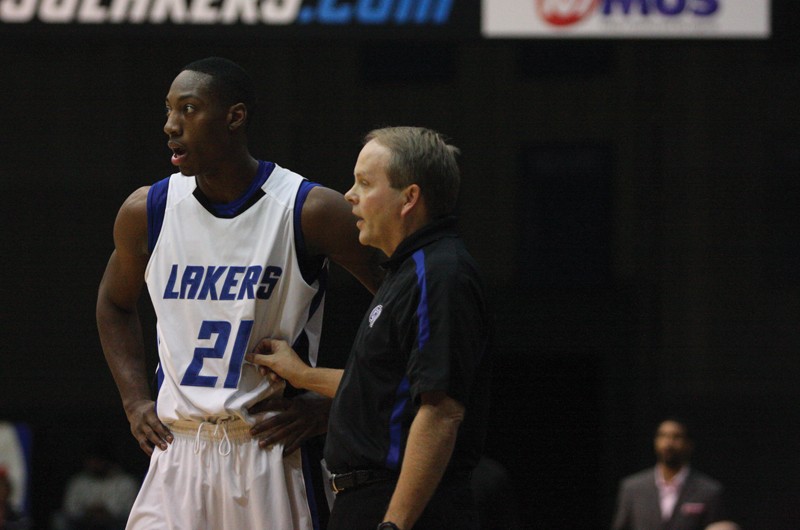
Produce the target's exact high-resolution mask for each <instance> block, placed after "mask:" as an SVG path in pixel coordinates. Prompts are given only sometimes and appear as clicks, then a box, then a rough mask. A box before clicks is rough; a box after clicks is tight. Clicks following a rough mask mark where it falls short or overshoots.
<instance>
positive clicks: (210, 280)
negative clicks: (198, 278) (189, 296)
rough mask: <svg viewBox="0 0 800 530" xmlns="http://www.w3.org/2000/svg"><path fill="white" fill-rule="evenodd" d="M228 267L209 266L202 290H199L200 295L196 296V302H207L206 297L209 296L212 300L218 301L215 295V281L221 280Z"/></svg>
mask: <svg viewBox="0 0 800 530" xmlns="http://www.w3.org/2000/svg"><path fill="white" fill-rule="evenodd" d="M227 269H228V267H214V266H209V267H208V271H206V277H205V279H204V280H203V288H202V289H200V294H199V295H197V299H198V300H207V299H208V295H209V294H210V295H211V299H212V300H219V296H218V295H217V281H218V280H219V279H220V278H222V275H223V274H225V271H226V270H227Z"/></svg>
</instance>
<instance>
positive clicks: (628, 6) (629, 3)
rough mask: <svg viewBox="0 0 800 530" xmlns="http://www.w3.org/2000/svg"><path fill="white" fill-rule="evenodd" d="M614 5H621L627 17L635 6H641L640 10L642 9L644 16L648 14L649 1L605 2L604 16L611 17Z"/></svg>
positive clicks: (609, 0)
mask: <svg viewBox="0 0 800 530" xmlns="http://www.w3.org/2000/svg"><path fill="white" fill-rule="evenodd" d="M614 4H619V5H621V6H622V12H623V13H625V14H626V15H628V14H630V12H631V6H632V5H633V4H639V8H640V9H641V12H642V14H643V15H646V14H647V13H648V9H647V7H648V6H647V0H605V4H603V14H604V15H610V14H611V10H612V8H613V6H614Z"/></svg>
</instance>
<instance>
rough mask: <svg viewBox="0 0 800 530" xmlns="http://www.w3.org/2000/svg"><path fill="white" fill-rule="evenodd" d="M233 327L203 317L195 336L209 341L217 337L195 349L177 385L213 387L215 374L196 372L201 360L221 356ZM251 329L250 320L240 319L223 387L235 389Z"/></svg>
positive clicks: (226, 347) (214, 385) (228, 323)
mask: <svg viewBox="0 0 800 530" xmlns="http://www.w3.org/2000/svg"><path fill="white" fill-rule="evenodd" d="M232 328H233V326H231V323H230V322H226V321H224V320H204V321H203V323H202V324H201V325H200V333H199V334H198V335H197V338H198V339H200V340H209V339H211V338H212V337H213V336H214V335H216V336H217V339H216V341H214V346H213V347H212V348H195V350H194V356H193V357H192V362H191V363H189V367H188V368H187V369H186V373H185V374H184V375H183V379H181V385H185V386H205V387H212V388H213V387H216V386H217V379H218V378H217V376H215V375H200V371H201V370H202V369H203V361H204V360H205V359H222V358H223V357H225V350H227V349H228V342H230V339H231V331H232ZM252 330H253V321H252V320H242V321H241V323H240V324H239V328H238V329H237V330H236V334H235V337H234V342H233V350H232V351H231V356H230V362H229V363H228V375H227V376H226V377H225V382H224V384H223V387H224V388H236V386H237V385H238V384H239V377H240V376H241V375H242V360H243V359H244V355H245V353H246V350H247V343H248V342H249V341H250V332H251V331H252Z"/></svg>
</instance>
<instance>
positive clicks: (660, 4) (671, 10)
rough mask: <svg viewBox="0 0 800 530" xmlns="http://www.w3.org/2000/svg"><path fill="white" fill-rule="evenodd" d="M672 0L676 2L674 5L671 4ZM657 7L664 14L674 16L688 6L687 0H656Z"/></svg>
mask: <svg viewBox="0 0 800 530" xmlns="http://www.w3.org/2000/svg"><path fill="white" fill-rule="evenodd" d="M670 2H674V3H675V5H674V6H671V7H670V6H669V5H668V4H669V3H670ZM656 8H658V10H659V11H660V12H661V14H663V15H667V16H674V15H680V14H681V13H683V10H684V9H685V8H686V0H656Z"/></svg>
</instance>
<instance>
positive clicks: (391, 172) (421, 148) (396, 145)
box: [364, 127, 461, 218]
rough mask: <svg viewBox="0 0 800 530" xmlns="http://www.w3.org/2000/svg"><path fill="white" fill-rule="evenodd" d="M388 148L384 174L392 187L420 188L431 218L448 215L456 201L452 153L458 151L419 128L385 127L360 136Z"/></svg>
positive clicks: (457, 178) (456, 174)
mask: <svg viewBox="0 0 800 530" xmlns="http://www.w3.org/2000/svg"><path fill="white" fill-rule="evenodd" d="M372 140H375V141H376V142H378V143H379V144H381V145H382V146H384V147H386V148H387V149H389V151H391V153H392V154H391V157H390V158H389V167H388V168H387V171H386V173H387V176H388V177H389V184H390V185H391V186H392V187H393V188H395V189H403V188H405V187H407V186H410V185H411V184H417V185H418V186H419V187H420V190H421V192H422V196H423V197H424V198H425V204H426V206H427V208H428V213H429V214H430V216H431V218H437V217H443V216H445V215H448V214H451V213H452V212H453V210H455V207H456V201H457V200H458V189H459V186H460V185H461V176H460V172H459V169H458V163H457V162H456V155H458V154H460V153H461V151H460V150H459V149H458V148H457V147H455V146H453V145H450V144H448V143H447V139H446V138H445V137H444V136H442V135H441V134H440V133H438V132H436V131H433V130H431V129H425V128H423V127H386V128H383V129H375V130H372V131H370V132H369V133H367V135H366V136H365V137H364V144H365V145H366V144H367V143H369V142H370V141H372Z"/></svg>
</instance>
